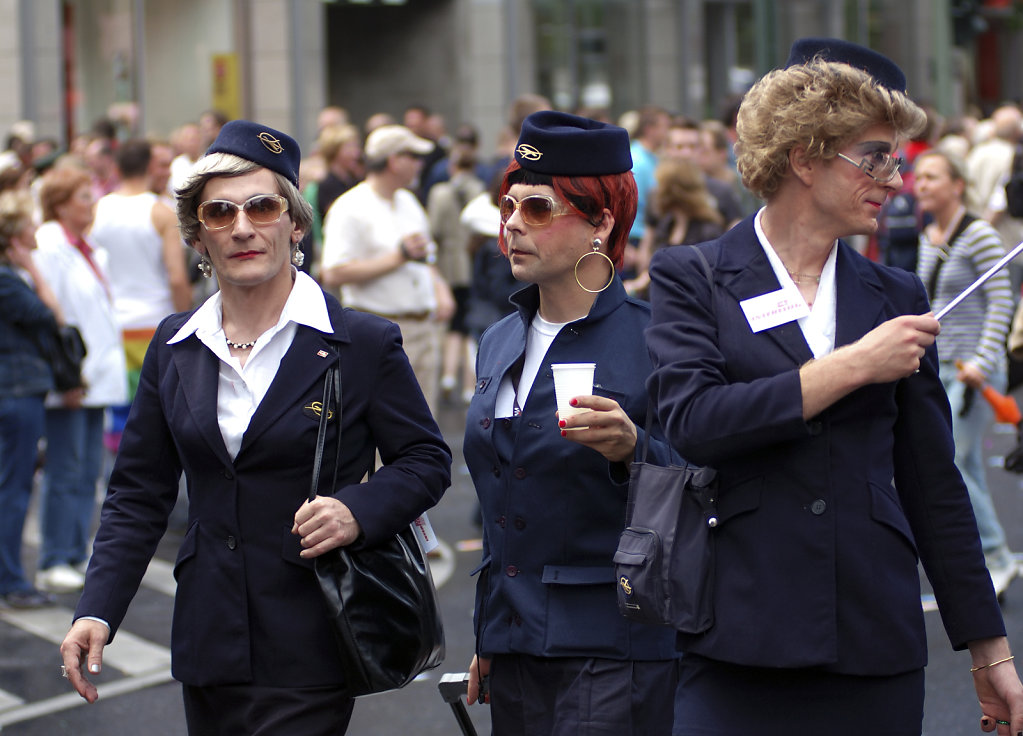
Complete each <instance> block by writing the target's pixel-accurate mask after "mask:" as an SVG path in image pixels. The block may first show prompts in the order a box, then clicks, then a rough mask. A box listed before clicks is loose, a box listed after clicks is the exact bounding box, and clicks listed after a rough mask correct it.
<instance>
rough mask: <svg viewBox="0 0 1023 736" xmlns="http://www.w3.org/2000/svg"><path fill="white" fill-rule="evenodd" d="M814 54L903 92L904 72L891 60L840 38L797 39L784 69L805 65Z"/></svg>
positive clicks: (904, 86)
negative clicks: (852, 68) (863, 72)
mask: <svg viewBox="0 0 1023 736" xmlns="http://www.w3.org/2000/svg"><path fill="white" fill-rule="evenodd" d="M815 56H819V57H821V59H823V60H824V61H834V62H838V63H840V64H848V65H849V66H854V67H856V68H857V69H860V70H862V71H865V72H866V73H867V74H869V75H870V76H872V77H873V78H874V79H875V80H876V81H877V83H878V84H880V85H881V86H882V87H887V88H888V89H890V90H892V91H893V92H902V93H903V94H905V93H906V75H905V74H903V73H902V70H901V69H899V67H898V65H897V64H896V63H895V62H894V61H892V60H891V59H889V58H888V57H887V56H884V55H883V54H879V53H877V52H876V51H874V50H873V49H868V48H867V47H866V46H860V45H859V44H856V43H852V42H850V41H843V40H842V39H840V38H812V37H811V38H800V39H797V40H796V41H795V43H793V44H792V49H791V50H790V51H789V58H788V61H786V62H785V68H786V69H788V68H789V67H790V66H797V65H799V64H806V63H807V62H809V61H811V60H812V59H813V58H814V57H815Z"/></svg>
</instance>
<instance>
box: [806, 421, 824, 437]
mask: <svg viewBox="0 0 1023 736" xmlns="http://www.w3.org/2000/svg"><path fill="white" fill-rule="evenodd" d="M806 428H807V430H808V431H809V432H810V434H811V435H812V436H814V437H816V436H817V435H819V434H820V433H821V432H823V431H824V424H823V423H822V422H820V421H818V420H814V421H812V422H810V423H809V424H807V425H806Z"/></svg>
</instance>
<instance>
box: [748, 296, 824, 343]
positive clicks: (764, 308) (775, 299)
mask: <svg viewBox="0 0 1023 736" xmlns="http://www.w3.org/2000/svg"><path fill="white" fill-rule="evenodd" d="M739 306H740V307H742V311H743V314H745V315H746V321H747V322H749V326H750V329H751V330H753V332H762V331H764V330H769V329H771V328H772V327H777V326H778V325H783V324H785V323H786V322H793V321H795V320H797V319H802V318H803V317H808V316H809V315H810V308H809V307H808V306H806V302H805V301H804V300H803V297H802V296H801V295H800V293H799V292H798V291H796V290H794V289H778V290H777V291H771V292H768V293H767V294H761V295H760V296H754V297H750V298H749V299H743V300H742V301H741V302H739Z"/></svg>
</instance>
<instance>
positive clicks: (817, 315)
mask: <svg viewBox="0 0 1023 736" xmlns="http://www.w3.org/2000/svg"><path fill="white" fill-rule="evenodd" d="M763 215H764V208H761V209H760V211H759V212H757V216H756V217H754V218H753V230H754V231H755V232H756V234H757V239H758V240H759V241H760V247H762V248H763V249H764V253H765V254H766V255H767V260H768V261H769V262H770V264H771V268H772V269H773V270H774V275H775V276H777V277H778V283H779V284H781V286H782V288H783V289H793V290H795V292H796V293H799V287H797V286H796V283H795V282H794V281H793V280H792V277H791V276H789V272H788V269H786V268H785V264H784V263H782V261H781V258H779V257H778V254H777V253H776V252H775V250H774V247H773V246H772V245H771V241H769V240H768V239H767V235H765V234H764V228H763V226H762V225H761V224H760V218H761V217H763ZM837 257H838V241H837V240H836V241H835V243H834V245H832V246H831V253H829V254H828V260H827V261H825V262H824V269H823V270H822V271H821V280H820V283H818V284H817V296H815V297H814V299H813V306H812V307H810V314H808V315H807V316H805V317H801V318H799V319H798V320H796V324H798V325H799V329H800V330H802V332H803V337H804V338H805V339H806V344H807V345H809V346H810V352H812V353H813V357H815V358H820V357H821V356H824V355H827V354H828V353H830V352H832V351H833V350H834V349H835V320H836V316H835V309H836V307H837V303H838V302H837V299H836V295H837V288H836V284H835V262H836V259H837ZM800 298H802V296H800Z"/></svg>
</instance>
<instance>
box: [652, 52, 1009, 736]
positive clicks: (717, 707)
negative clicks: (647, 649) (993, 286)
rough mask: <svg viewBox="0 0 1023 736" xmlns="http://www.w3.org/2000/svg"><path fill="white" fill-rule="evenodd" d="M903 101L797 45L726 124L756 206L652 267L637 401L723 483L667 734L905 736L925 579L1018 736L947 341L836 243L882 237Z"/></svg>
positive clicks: (904, 126) (926, 316) (922, 310)
mask: <svg viewBox="0 0 1023 736" xmlns="http://www.w3.org/2000/svg"><path fill="white" fill-rule="evenodd" d="M905 89H906V78H905V75H904V74H903V73H902V71H901V70H900V69H899V67H898V66H896V65H895V63H894V62H892V61H891V60H890V59H888V58H886V57H884V56H882V55H881V54H878V53H876V52H874V51H871V50H870V49H867V48H864V47H862V46H859V45H857V44H852V43H849V42H846V41H841V40H838V39H827V38H808V39H801V40H799V41H796V43H795V44H794V45H793V47H792V52H791V54H790V56H789V60H788V62H787V64H786V66H785V68H784V69H780V70H777V71H774V72H771V73H769V74H768V75H766V76H765V77H764V78H763V79H761V80H760V81H758V82H757V83H756V84H755V85H754V87H753V88H752V89H751V90H750V92H749V93H748V94H747V96H746V98H745V100H744V101H743V103H742V107H741V108H740V110H739V116H738V135H739V140H738V145H737V149H738V151H739V170H740V172H741V173H742V177H743V182H744V183H745V185H746V186H747V187H748V188H750V189H751V190H752V191H753V192H754V193H756V194H757V195H758V196H761V197H763V198H764V199H765V200H766V202H767V204H766V205H765V206H764V207H763V208H762V209H761V210H760V211H759V212H757V213H756V214H755V215H754V216H752V217H750V218H747V219H746V220H744V221H742V222H740V223H739V224H737V225H736V226H735V227H733V228H732V229H731V230H729V231H728V232H727V233H725V234H724V235H722V236H721V237H720V238H718V239H716V240H713V241H711V242H709V243H706V244H701V245H697V246H694V247H690V248H667V249H665V250H662V251H660V252H659V253H657V254H656V255H655V256H654V258H653V260H652V263H651V266H650V276H651V285H650V300H651V306H652V316H651V321H650V326H649V327H648V328H647V331H646V338H647V345H648V347H649V349H650V354H651V358H652V360H653V363H654V366H655V367H654V371H653V373H652V374H651V376H650V379H649V380H648V382H647V386H648V389H649V391H650V394H651V398H652V399H653V400H655V401H656V402H657V411H658V418H659V419H660V423H661V426H662V427H663V428H664V434H665V437H666V438H667V440H668V442H669V443H670V444H671V445H672V446H673V447H674V448H675V449H676V450H678V452H679V453H680V454H681V455H682V456H683V457H685V458H686V459H687V460H688V461H690V462H692V463H697V464H701V465H707V466H710V467H713V468H715V469H716V471H717V484H718V487H717V493H716V505H717V509H716V512H715V516H716V518H717V521H718V523H717V525H716V527H715V528H714V529H713V530H712V532H711V533H712V535H713V538H714V554H715V555H716V559H715V568H714V570H715V573H714V583H713V588H712V590H711V591H710V592H709V596H710V600H711V603H712V607H713V610H714V620H713V622H712V623H711V625H710V626H709V628H706V629H701V630H699V631H696V630H687V631H681V632H680V633H679V638H678V644H679V647H680V649H682V651H683V652H684V654H683V656H682V658H681V660H680V668H679V686H678V689H677V691H676V697H675V727H674V731H673V736H705V735H706V734H711V733H713V734H716V735H718V736H739V734H746V733H751V732H756V733H758V734H769V735H770V736H781V735H783V734H784V735H785V736H788V735H789V734H797V733H807V734H821V733H827V734H831V736H836V735H837V736H861V735H862V734H873V735H875V736H877V735H881V734H884V735H885V736H919V734H920V733H921V730H922V726H923V702H924V665H925V663H926V660H927V645H926V636H925V626H924V619H923V614H922V611H921V608H920V578H919V572H918V566H919V565H922V567H923V569H924V571H925V572H926V574H927V576H928V578H929V580H930V583H931V586H932V588H933V590H934V595H935V597H936V599H937V603H938V609H939V611H940V613H941V616H942V620H943V622H944V624H945V630H946V632H947V634H948V637H949V639H950V641H951V644H952V646H953V648H955V649H957V650H960V649H969V650H970V658H971V660H972V665H973V666H972V667H971V668H970V672H971V674H972V678H973V684H974V686H975V688H976V691H977V697H978V701H979V704H980V708H981V716H982V717H981V728H982V729H983V730H984V731H989V732H990V731H994V730H995V729H996V728H997V730H998V733H999V734H1002V736H1006V735H1007V734H1009V733H1012V734H1019V733H1020V732H1023V685H1021V684H1020V680H1019V677H1018V676H1017V674H1016V670H1015V668H1014V667H1013V664H1012V658H1013V657H1012V653H1011V650H1010V648H1009V643H1008V640H1007V639H1006V636H1005V625H1004V623H1003V621H1002V616H1001V611H1000V609H999V606H998V601H997V598H996V596H995V591H994V589H993V587H992V584H991V578H990V576H989V575H988V572H987V569H986V568H985V565H984V554H983V551H982V548H981V543H980V538H979V535H978V532H977V523H976V521H975V520H974V515H973V510H972V508H971V505H970V497H969V494H968V493H967V489H966V486H965V484H964V483H963V480H962V478H961V477H960V475H959V473H958V472H957V471H956V467H955V463H954V458H955V447H954V444H953V437H952V430H951V421H950V416H949V405H948V399H947V398H946V395H945V391H944V388H943V387H942V382H941V378H940V377H939V364H938V354H937V350H936V348H935V338H936V336H937V335H938V333H939V331H940V330H941V325H940V324H939V323H938V320H937V319H936V318H935V317H934V315H933V314H931V313H930V307H929V305H928V301H927V294H926V292H925V289H924V287H923V284H922V283H921V282H920V279H919V278H917V277H916V276H915V275H914V274H912V273H909V272H907V271H903V270H902V269H898V268H890V267H887V266H883V265H880V264H877V263H874V262H872V261H869V260H867V259H866V258H864V257H863V256H861V255H860V254H858V253H857V252H856V251H855V250H854V249H853V248H851V247H850V246H848V245H847V244H846V243H844V242H843V241H842V240H841V239H842V238H844V237H847V236H850V235H861V234H863V235H867V234H871V233H873V232H874V231H875V230H876V229H877V227H878V222H877V217H878V213H879V212H880V211H881V207H882V205H883V204H884V203H885V200H886V199H887V198H888V197H889V196H890V195H891V194H892V193H894V192H896V191H898V189H899V188H900V187H901V186H902V178H901V176H900V174H899V166H900V163H901V161H900V159H899V158H897V157H896V151H897V150H898V149H899V146H900V144H901V142H902V141H903V140H904V138H905V137H906V136H909V135H911V134H912V133H913V132H914V131H916V130H917V129H918V128H919V127H920V126H921V125H922V124H923V121H924V114H923V112H922V111H921V110H920V109H919V108H918V107H917V106H916V105H914V104H913V102H912V101H911V100H910V99H909V98H908V97H907V96H906V94H905ZM964 283H965V282H964ZM879 606H880V608H879ZM964 670H965V667H964ZM964 674H965V672H964Z"/></svg>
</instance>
